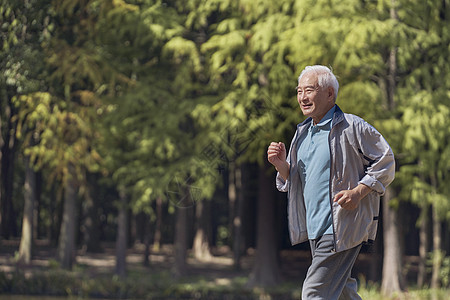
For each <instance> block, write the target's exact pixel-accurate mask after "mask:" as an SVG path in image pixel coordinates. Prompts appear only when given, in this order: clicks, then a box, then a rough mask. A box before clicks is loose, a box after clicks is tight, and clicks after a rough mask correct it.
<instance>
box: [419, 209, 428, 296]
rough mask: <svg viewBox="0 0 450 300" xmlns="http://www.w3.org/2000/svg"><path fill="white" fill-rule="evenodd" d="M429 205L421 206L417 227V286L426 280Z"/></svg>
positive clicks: (420, 285)
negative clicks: (418, 226) (418, 240)
mask: <svg viewBox="0 0 450 300" xmlns="http://www.w3.org/2000/svg"><path fill="white" fill-rule="evenodd" d="M428 212H429V206H428V205H426V206H424V207H423V208H422V212H421V216H420V220H419V221H420V229H419V239H420V245H419V266H418V271H417V286H418V287H419V288H422V287H423V286H424V285H425V282H426V280H427V270H426V266H427V254H428V251H429V249H428V243H429V238H428V232H429V227H430V225H429V224H430V222H429V219H428Z"/></svg>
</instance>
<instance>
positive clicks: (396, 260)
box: [381, 187, 404, 297]
mask: <svg viewBox="0 0 450 300" xmlns="http://www.w3.org/2000/svg"><path fill="white" fill-rule="evenodd" d="M391 199H392V190H391V188H389V187H388V188H387V189H386V194H385V195H384V197H383V236H384V257H383V258H384V259H383V278H382V282H381V292H382V294H383V295H385V296H388V297H389V296H390V295H392V294H393V293H394V292H401V291H403V290H404V280H403V275H402V268H401V266H402V254H401V253H400V243H399V234H398V224H397V219H398V218H397V212H396V210H394V209H393V208H392V207H390V205H389V201H390V200H391Z"/></svg>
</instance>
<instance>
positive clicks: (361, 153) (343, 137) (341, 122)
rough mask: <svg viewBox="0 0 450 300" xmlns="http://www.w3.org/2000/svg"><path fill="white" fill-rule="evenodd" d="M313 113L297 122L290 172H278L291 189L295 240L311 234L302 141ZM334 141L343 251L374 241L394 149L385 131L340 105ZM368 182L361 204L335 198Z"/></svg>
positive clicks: (337, 231)
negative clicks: (300, 166) (354, 205)
mask: <svg viewBox="0 0 450 300" xmlns="http://www.w3.org/2000/svg"><path fill="white" fill-rule="evenodd" d="M310 124H311V118H308V119H306V120H305V121H304V122H302V123H300V124H299V125H297V131H296V132H295V135H294V138H293V139H292V143H291V146H290V149H289V152H288V157H287V162H288V163H289V165H290V171H289V178H288V180H286V181H285V180H284V179H283V178H282V177H281V176H280V174H279V173H278V174H277V177H276V184H277V188H278V190H280V191H282V192H288V221H289V234H290V238H291V243H292V244H293V245H295V244H299V243H302V242H304V241H306V240H308V234H307V232H306V210H305V204H304V200H303V191H302V183H301V180H300V175H299V173H298V166H297V146H296V145H298V142H299V139H302V138H304V136H305V133H306V131H307V128H308V127H309V126H310ZM328 140H329V146H330V161H331V167H330V173H331V174H330V205H331V209H332V223H333V235H334V242H335V250H336V251H343V250H347V249H350V248H353V247H355V246H357V245H359V244H361V243H363V242H369V241H373V240H374V239H375V235H376V232H377V225H378V216H379V210H380V196H381V195H383V194H384V192H385V190H386V187H387V186H388V185H389V184H390V183H391V182H392V180H394V176H395V162H394V154H393V152H392V149H391V148H390V146H389V144H388V143H387V142H386V140H385V139H384V138H383V136H382V135H381V134H380V133H379V132H378V131H377V130H376V129H375V128H374V127H372V126H371V125H370V124H368V123H367V122H366V121H364V120H363V119H361V118H360V117H357V116H355V115H351V114H344V113H343V112H342V110H341V109H340V108H339V107H338V106H336V110H335V113H334V115H333V121H332V128H331V131H330V134H329V137H328ZM359 183H363V184H365V185H367V186H369V187H371V188H372V190H373V191H371V192H370V193H369V194H368V195H367V196H366V197H365V198H363V199H362V200H361V202H360V205H359V206H358V207H357V208H356V209H355V210H345V209H343V208H342V207H341V206H340V205H339V204H337V203H334V202H333V200H332V199H333V197H334V195H336V194H337V193H338V192H339V191H342V190H348V189H352V188H354V187H356V186H357V185H358V184H359Z"/></svg>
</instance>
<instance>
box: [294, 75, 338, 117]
mask: <svg viewBox="0 0 450 300" xmlns="http://www.w3.org/2000/svg"><path fill="white" fill-rule="evenodd" d="M297 101H298V104H299V105H300V109H301V110H302V113H303V114H304V115H305V116H307V117H311V118H312V119H313V121H314V123H315V124H317V123H319V122H320V120H322V118H323V117H324V116H325V114H326V113H327V112H328V111H329V110H330V109H331V108H332V107H333V106H334V91H333V88H331V87H328V88H321V87H319V83H318V80H317V74H316V73H314V72H311V73H307V74H305V75H303V77H302V78H301V80H300V81H299V83H298V87H297Z"/></svg>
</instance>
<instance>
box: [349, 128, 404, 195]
mask: <svg viewBox="0 0 450 300" xmlns="http://www.w3.org/2000/svg"><path fill="white" fill-rule="evenodd" d="M357 126H359V127H360V128H359V130H358V132H359V134H360V139H359V141H360V145H359V146H360V148H359V149H358V151H359V152H360V154H361V155H362V156H363V158H364V160H366V161H367V168H366V172H365V175H364V176H363V177H362V178H361V180H360V181H359V183H362V184H365V185H367V186H369V187H370V188H372V189H373V190H375V191H376V192H378V193H379V194H380V195H383V194H384V193H385V191H386V187H387V186H388V185H389V184H390V183H391V182H392V181H393V180H394V177H395V160H394V153H393V152H392V149H391V147H390V146H389V144H388V142H387V141H386V140H385V138H384V137H383V136H382V135H381V134H380V133H379V132H378V131H377V130H376V129H375V128H374V127H373V126H371V125H370V124H368V123H367V122H365V121H362V122H361V123H359V124H358V125H357Z"/></svg>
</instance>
